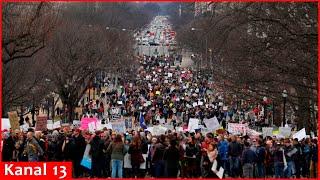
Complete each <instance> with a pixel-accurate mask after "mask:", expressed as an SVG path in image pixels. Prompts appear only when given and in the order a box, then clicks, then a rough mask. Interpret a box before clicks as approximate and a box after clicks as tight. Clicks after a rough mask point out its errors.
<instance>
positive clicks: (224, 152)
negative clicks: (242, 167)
mask: <svg viewBox="0 0 320 180" xmlns="http://www.w3.org/2000/svg"><path fill="white" fill-rule="evenodd" d="M218 153H219V155H220V158H221V160H227V159H228V142H227V141H226V140H224V141H220V142H219V143H218Z"/></svg>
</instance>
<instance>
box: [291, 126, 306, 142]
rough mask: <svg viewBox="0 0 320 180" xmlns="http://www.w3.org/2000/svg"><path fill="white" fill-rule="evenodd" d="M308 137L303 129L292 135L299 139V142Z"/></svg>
mask: <svg viewBox="0 0 320 180" xmlns="http://www.w3.org/2000/svg"><path fill="white" fill-rule="evenodd" d="M305 137H307V133H306V129H305V128H303V129H301V130H300V131H298V132H296V133H295V134H294V135H292V138H293V139H295V138H297V139H298V141H301V140H302V139H303V138H305Z"/></svg>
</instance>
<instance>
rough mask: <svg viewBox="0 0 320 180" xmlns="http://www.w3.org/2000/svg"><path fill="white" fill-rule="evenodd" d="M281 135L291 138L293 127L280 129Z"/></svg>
mask: <svg viewBox="0 0 320 180" xmlns="http://www.w3.org/2000/svg"><path fill="white" fill-rule="evenodd" d="M279 135H280V136H283V137H286V138H288V137H290V135H291V127H279Z"/></svg>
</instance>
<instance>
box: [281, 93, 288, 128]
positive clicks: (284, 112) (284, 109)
mask: <svg viewBox="0 0 320 180" xmlns="http://www.w3.org/2000/svg"><path fill="white" fill-rule="evenodd" d="M287 97H288V93H287V90H283V92H282V98H283V119H282V123H283V124H282V125H283V127H284V126H285V125H286V101H287Z"/></svg>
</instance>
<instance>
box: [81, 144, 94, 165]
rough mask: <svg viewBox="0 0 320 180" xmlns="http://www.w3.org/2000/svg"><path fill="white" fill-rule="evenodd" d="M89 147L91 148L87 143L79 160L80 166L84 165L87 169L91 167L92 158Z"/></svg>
mask: <svg viewBox="0 0 320 180" xmlns="http://www.w3.org/2000/svg"><path fill="white" fill-rule="evenodd" d="M90 149H91V145H90V144H87V146H86V149H85V151H84V154H83V157H82V160H81V166H83V167H86V168H88V169H91V167H92V158H91V156H90V155H89V152H90Z"/></svg>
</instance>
